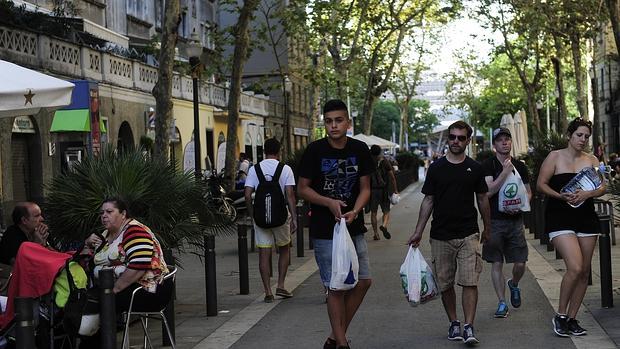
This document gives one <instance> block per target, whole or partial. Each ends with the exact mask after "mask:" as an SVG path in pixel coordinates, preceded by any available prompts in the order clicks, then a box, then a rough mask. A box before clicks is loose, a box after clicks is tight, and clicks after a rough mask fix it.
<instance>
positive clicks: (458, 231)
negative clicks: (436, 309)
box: [408, 121, 491, 345]
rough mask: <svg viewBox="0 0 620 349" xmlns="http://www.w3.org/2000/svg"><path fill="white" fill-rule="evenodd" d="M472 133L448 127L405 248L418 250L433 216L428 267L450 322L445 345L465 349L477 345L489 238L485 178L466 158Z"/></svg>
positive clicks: (461, 127)
mask: <svg viewBox="0 0 620 349" xmlns="http://www.w3.org/2000/svg"><path fill="white" fill-rule="evenodd" d="M472 133H473V130H472V128H471V126H469V125H468V124H467V123H465V122H463V121H457V122H454V123H453V124H452V125H450V126H449V127H448V146H449V151H448V153H447V154H446V156H445V157H443V158H440V159H438V160H436V161H434V162H433V163H432V164H431V166H430V167H429V169H428V173H427V175H426V180H425V181H424V186H423V187H422V194H424V195H425V196H424V199H423V200H422V204H421V205H420V216H419V218H418V223H417V225H416V227H415V231H414V232H413V234H411V237H410V238H409V242H408V243H409V244H410V245H412V246H414V247H417V246H418V245H419V244H420V240H421V239H422V232H423V231H424V227H426V223H427V222H428V219H429V218H430V216H431V213H432V214H433V222H432V224H431V239H430V242H431V254H432V266H433V272H434V273H435V278H436V281H437V286H438V287H439V291H440V292H441V301H442V303H443V306H444V309H445V311H446V314H447V315H448V319H449V320H450V327H449V328H448V339H449V340H459V341H463V342H465V344H468V345H472V344H477V343H478V339H477V338H476V337H475V335H474V326H473V324H474V318H475V316H476V305H477V304H478V280H479V278H480V272H482V258H481V257H480V238H482V241H483V242H485V241H488V240H489V238H490V237H491V214H490V212H489V199H488V197H487V191H488V188H487V184H486V182H485V180H484V172H483V170H482V166H481V165H480V164H479V163H478V162H476V161H475V160H473V159H472V158H470V157H468V156H467V155H465V149H466V148H467V145H468V144H469V142H470V141H471V135H472ZM474 195H475V197H476V201H477V203H478V209H479V210H480V214H481V215H482V220H483V222H484V230H483V232H482V237H480V235H479V233H478V232H479V230H478V214H477V211H476V207H475V206H474ZM455 282H456V283H457V284H458V285H459V286H461V287H462V289H463V302H462V303H463V315H464V318H465V324H464V325H463V332H462V333H461V322H460V321H459V320H458V317H457V314H456V291H455V290H454V284H455Z"/></svg>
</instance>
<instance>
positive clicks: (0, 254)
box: [0, 202, 49, 265]
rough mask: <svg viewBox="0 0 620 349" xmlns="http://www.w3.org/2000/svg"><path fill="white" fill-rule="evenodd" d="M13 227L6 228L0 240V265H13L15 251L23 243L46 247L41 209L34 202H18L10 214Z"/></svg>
mask: <svg viewBox="0 0 620 349" xmlns="http://www.w3.org/2000/svg"><path fill="white" fill-rule="evenodd" d="M11 217H12V219H13V225H11V226H10V227H8V228H7V230H6V231H5V232H4V234H3V235H2V240H0V263H3V264H10V265H13V263H14V262H15V256H16V255H17V250H19V246H21V244H22V243H23V242H26V241H30V242H36V243H38V244H40V245H42V246H47V237H48V235H49V233H48V231H47V225H45V224H44V223H43V216H42V215H41V208H40V207H39V205H37V204H35V203H34V202H20V203H18V204H17V205H15V208H14V209H13V213H12V214H11Z"/></svg>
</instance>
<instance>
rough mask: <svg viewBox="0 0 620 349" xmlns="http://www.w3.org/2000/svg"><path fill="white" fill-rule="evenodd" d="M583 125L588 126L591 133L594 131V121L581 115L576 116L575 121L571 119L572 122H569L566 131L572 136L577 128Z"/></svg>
mask: <svg viewBox="0 0 620 349" xmlns="http://www.w3.org/2000/svg"><path fill="white" fill-rule="evenodd" d="M581 126H585V127H587V128H588V130H590V133H592V121H590V120H585V119H582V118H580V117H578V118H575V119H574V120H573V121H571V122H570V123H569V124H568V127H567V129H566V133H568V135H569V136H572V135H573V133H574V132H575V131H577V129H578V128H579V127H581Z"/></svg>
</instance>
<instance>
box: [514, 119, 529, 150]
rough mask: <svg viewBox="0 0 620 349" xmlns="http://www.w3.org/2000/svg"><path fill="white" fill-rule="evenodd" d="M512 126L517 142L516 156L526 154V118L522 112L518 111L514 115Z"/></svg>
mask: <svg viewBox="0 0 620 349" xmlns="http://www.w3.org/2000/svg"><path fill="white" fill-rule="evenodd" d="M514 124H515V136H516V137H517V138H518V140H519V142H518V147H516V149H517V155H520V154H524V153H527V148H528V141H529V140H528V136H527V118H526V115H525V111H524V110H519V111H518V112H517V113H516V114H515V117H514ZM513 138H514V137H513ZM513 146H514V145H513Z"/></svg>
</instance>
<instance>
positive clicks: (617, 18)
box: [605, 0, 620, 54]
mask: <svg viewBox="0 0 620 349" xmlns="http://www.w3.org/2000/svg"><path fill="white" fill-rule="evenodd" d="M605 2H606V3H607V11H608V12H609V19H610V20H611V29H612V30H613V32H614V41H615V42H616V53H618V54H620V9H619V8H618V0H606V1H605Z"/></svg>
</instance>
